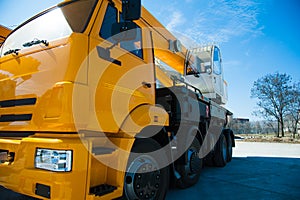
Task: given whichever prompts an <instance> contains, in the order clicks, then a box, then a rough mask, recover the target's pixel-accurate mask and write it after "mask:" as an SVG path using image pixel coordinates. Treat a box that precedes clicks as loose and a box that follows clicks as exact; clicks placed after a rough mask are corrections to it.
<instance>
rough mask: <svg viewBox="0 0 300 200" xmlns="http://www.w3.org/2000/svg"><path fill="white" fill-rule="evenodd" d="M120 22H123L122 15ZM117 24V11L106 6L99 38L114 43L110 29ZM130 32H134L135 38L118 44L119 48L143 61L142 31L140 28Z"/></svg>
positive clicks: (112, 7)
mask: <svg viewBox="0 0 300 200" xmlns="http://www.w3.org/2000/svg"><path fill="white" fill-rule="evenodd" d="M119 18H120V22H123V21H124V20H123V17H122V14H121V13H120V16H119ZM117 22H118V10H117V9H116V8H115V7H114V6H113V5H112V4H108V6H107V9H106V12H105V15H104V19H103V23H102V26H101V29H100V37H101V38H103V39H105V40H108V41H109V42H111V43H114V41H113V40H112V33H111V27H112V25H113V24H114V23H117ZM130 31H136V38H135V39H134V40H130V41H122V42H120V46H121V48H123V49H125V50H127V51H129V52H130V53H132V54H133V55H135V56H137V57H139V58H141V59H143V48H142V30H141V28H140V27H138V28H137V29H134V30H130Z"/></svg>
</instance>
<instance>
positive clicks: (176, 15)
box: [166, 10, 186, 30]
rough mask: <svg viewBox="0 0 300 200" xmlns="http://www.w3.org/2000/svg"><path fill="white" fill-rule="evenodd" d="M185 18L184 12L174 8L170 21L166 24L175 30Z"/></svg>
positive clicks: (168, 27)
mask: <svg viewBox="0 0 300 200" xmlns="http://www.w3.org/2000/svg"><path fill="white" fill-rule="evenodd" d="M185 21H186V20H185V18H184V17H183V14H182V12H180V11H178V10H174V11H173V12H172V14H171V17H170V21H169V23H168V24H167V25H166V28H167V29H168V30H175V28H176V27H178V26H180V25H182V24H184V23H185Z"/></svg>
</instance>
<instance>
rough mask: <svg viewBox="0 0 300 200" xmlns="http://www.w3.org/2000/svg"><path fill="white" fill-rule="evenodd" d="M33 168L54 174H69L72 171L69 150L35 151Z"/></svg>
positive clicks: (70, 152)
mask: <svg viewBox="0 0 300 200" xmlns="http://www.w3.org/2000/svg"><path fill="white" fill-rule="evenodd" d="M34 165H35V168H39V169H45V170H50V171H55V172H70V171H71V170H72V151H71V150H52V149H39V148H38V149H36V152H35V164H34Z"/></svg>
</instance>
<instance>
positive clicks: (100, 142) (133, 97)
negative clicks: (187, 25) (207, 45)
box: [0, 0, 234, 200]
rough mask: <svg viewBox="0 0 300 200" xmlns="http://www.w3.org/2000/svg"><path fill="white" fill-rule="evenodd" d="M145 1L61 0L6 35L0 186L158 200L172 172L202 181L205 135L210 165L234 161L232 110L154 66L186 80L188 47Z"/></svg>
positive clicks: (44, 195) (1, 55)
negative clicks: (164, 67)
mask: <svg viewBox="0 0 300 200" xmlns="http://www.w3.org/2000/svg"><path fill="white" fill-rule="evenodd" d="M140 3H141V1H140V0H127V1H121V0H70V1H64V2H62V3H60V4H58V5H57V6H54V7H52V8H50V9H47V10H45V11H43V12H41V13H39V14H38V15H36V16H34V17H32V18H31V19H29V20H27V21H26V22H24V23H23V24H21V25H20V26H19V27H17V28H16V29H15V30H13V32H12V33H11V34H10V35H9V36H8V37H7V39H6V40H5V42H4V43H3V45H2V46H1V49H0V185H1V186H4V187H6V188H8V189H11V190H13V191H16V192H18V193H21V194H24V195H27V196H30V197H34V198H38V199H57V200H61V199H66V200H67V199H72V200H76V199H78V200H82V199H88V200H93V199H95V200H96V199H119V198H121V199H153V200H162V199H164V198H165V196H166V193H167V190H168V186H169V183H170V177H172V178H173V177H175V181H174V182H175V183H176V185H177V186H178V187H180V188H187V187H189V186H191V185H194V184H196V182H197V181H198V179H199V176H200V172H201V169H202V163H203V162H202V160H203V157H200V156H199V155H198V153H199V152H200V149H201V147H202V144H204V141H205V138H206V136H207V135H213V137H211V138H214V139H213V140H212V141H208V143H209V145H206V146H208V147H211V148H210V149H209V150H212V148H213V147H214V146H215V143H216V142H217V141H218V143H217V148H215V149H214V151H213V152H214V155H215V156H214V160H215V162H216V163H217V164H218V165H220V164H222V166H224V165H225V164H226V162H227V161H229V158H230V157H231V155H230V152H231V147H232V146H234V141H233V137H232V132H230V131H229V130H227V129H226V125H227V121H226V116H227V115H228V113H229V112H228V111H227V110H226V109H224V108H221V107H218V106H217V105H214V104H213V102H211V101H210V100H209V99H206V98H204V97H203V96H202V93H201V91H200V90H199V89H198V88H196V87H194V86H192V85H188V84H187V83H181V84H174V83H175V82H176V81H169V80H167V79H168V78H167V77H165V76H164V74H165V73H164V71H159V70H158V68H157V67H156V65H155V57H158V58H159V59H161V60H162V61H163V62H164V63H165V64H166V65H168V66H169V67H171V68H173V69H175V70H176V71H178V72H179V73H180V74H183V72H184V69H185V65H184V60H185V57H186V53H187V50H186V49H185V48H184V47H183V46H181V45H180V43H179V42H176V40H177V39H176V38H175V37H174V36H173V35H172V34H171V33H170V32H169V31H167V30H166V29H165V27H164V26H163V25H161V24H160V23H159V22H158V21H157V20H156V19H155V18H154V17H153V16H152V15H151V13H149V12H148V11H147V10H146V9H145V8H143V7H141V6H140V5H141V4H140ZM171 47H172V48H171ZM212 70H213V69H212ZM187 76H189V75H187ZM162 77H163V78H162ZM159 79H160V82H161V83H163V82H164V83H168V84H169V85H168V87H165V88H157V87H156V86H157V84H156V83H157V82H158V81H157V80H159ZM163 79H164V80H163ZM197 80H198V79H197ZM190 88H193V89H192V90H190ZM213 120H217V123H215V122H213ZM210 126H211V127H213V129H212V130H216V131H212V132H210V131H209V127H210ZM203 156H205V155H203ZM220 166H221V165H220Z"/></svg>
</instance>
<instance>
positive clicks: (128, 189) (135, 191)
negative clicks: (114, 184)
mask: <svg viewBox="0 0 300 200" xmlns="http://www.w3.org/2000/svg"><path fill="white" fill-rule="evenodd" d="M160 148H161V146H160V145H159V144H158V143H157V142H156V141H155V140H152V139H137V140H136V141H135V143H134V145H133V148H132V152H134V153H139V154H132V155H131V156H130V158H129V161H128V165H127V172H126V174H125V180H124V191H123V197H122V198H121V199H128V200H132V199H134V200H136V199H153V200H163V199H165V196H166V193H167V191H168V188H169V167H164V168H162V169H160V165H159V161H160V160H161V159H165V160H166V159H167V156H166V155H160V157H159V158H155V157H153V156H152V155H151V154H150V153H151V152H153V151H155V150H158V149H160ZM143 171H146V172H143ZM147 171H148V172H147Z"/></svg>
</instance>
